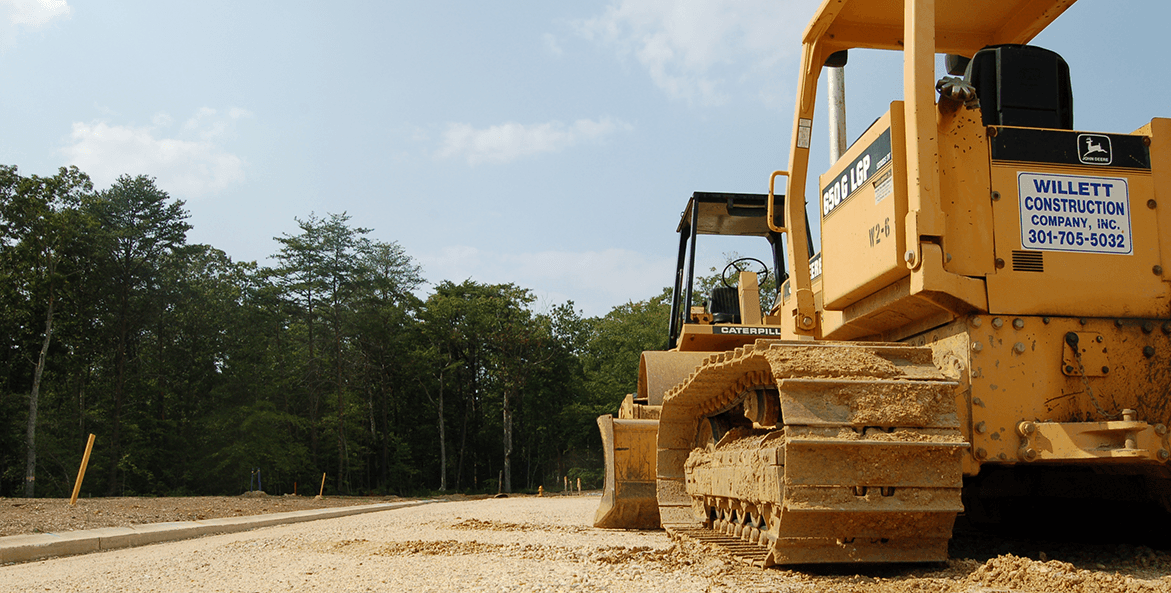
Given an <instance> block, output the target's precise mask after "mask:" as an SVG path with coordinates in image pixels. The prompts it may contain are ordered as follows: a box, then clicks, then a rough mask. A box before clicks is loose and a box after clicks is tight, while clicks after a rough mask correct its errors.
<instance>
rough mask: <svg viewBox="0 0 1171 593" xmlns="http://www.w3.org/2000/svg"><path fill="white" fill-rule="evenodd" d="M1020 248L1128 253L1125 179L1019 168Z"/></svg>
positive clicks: (1132, 251) (1131, 244)
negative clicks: (1036, 171)
mask: <svg viewBox="0 0 1171 593" xmlns="http://www.w3.org/2000/svg"><path fill="white" fill-rule="evenodd" d="M1017 187H1018V189H1019V191H1020V194H1019V195H1020V211H1021V247H1022V248H1024V249H1034V250H1037V251H1076V252H1081V253H1112V254H1116V255H1130V254H1132V253H1134V244H1133V242H1132V241H1131V234H1130V192H1129V190H1128V188H1127V185H1126V180H1125V179H1118V178H1113V177H1086V176H1083V175H1053V174H1048V173H1021V174H1020V175H1018V176H1017Z"/></svg>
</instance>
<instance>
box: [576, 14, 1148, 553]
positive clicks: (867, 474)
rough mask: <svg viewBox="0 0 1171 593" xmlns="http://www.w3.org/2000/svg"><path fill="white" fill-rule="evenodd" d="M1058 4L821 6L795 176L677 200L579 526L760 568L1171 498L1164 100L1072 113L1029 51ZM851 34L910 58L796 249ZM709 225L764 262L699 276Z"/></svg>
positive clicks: (1058, 63) (805, 70)
mask: <svg viewBox="0 0 1171 593" xmlns="http://www.w3.org/2000/svg"><path fill="white" fill-rule="evenodd" d="M1071 4H1073V0H998V1H996V2H971V1H970V0H825V1H824V2H823V3H822V4H821V6H820V8H819V10H818V12H817V14H816V15H815V16H814V18H813V20H812V22H811V23H810V24H809V26H808V27H807V28H806V29H805V33H804V38H803V48H802V57H801V65H802V66H801V67H802V70H801V76H800V81H799V85H798V93H797V103H796V110H795V111H796V114H795V117H794V122H793V135H792V142H791V146H790V150H791V152H790V155H789V165H788V170H787V171H777V172H774V173H773V174H772V176H771V178H770V179H769V193H768V194H717V193H696V194H694V195H693V196H692V197H691V198H690V200H689V201H688V203H687V206H686V210H685V211H684V213H683V216H682V218H681V220H680V223H679V228H678V231H679V237H680V241H679V257H678V266H677V270H676V277H675V286H674V297H675V300H674V304H673V306H672V313H671V323H670V347H669V349H668V350H667V351H656V352H644V353H643V354H642V360H641V363H640V369H639V377H638V391H637V393H633V394H630V395H628V396H626V399H625V401H623V402H622V404H621V407H620V409H619V412H618V415H617V417H612V416H603V417H601V418H599V419H598V424H599V427H600V429H601V432H602V439H603V443H604V446H605V459H606V484H605V488H604V491H603V496H602V501H601V505H600V507H599V509H598V512H597V515H596V518H595V524H596V525H597V526H599V527H609V528H660V527H662V528H665V529H667V530H668V531H670V532H672V533H674V534H679V535H682V536H690V537H694V538H699V539H703V540H706V541H712V542H715V543H719V544H722V545H724V546H725V547H726V548H727V549H729V550H730V551H731V552H732V553H733V554H734V555H736V556H737V557H740V558H741V559H743V560H746V561H749V562H752V563H755V564H758V565H761V566H770V565H778V564H781V565H783V564H803V563H830V562H832V563H841V562H936V561H942V560H944V559H946V557H947V551H948V541H949V539H950V538H951V536H952V530H953V526H954V524H955V521H956V518H957V515H958V514H960V513H963V515H964V517H965V519H966V520H972V521H975V522H980V521H987V522H996V521H997V520H1003V519H1004V517H1002V516H1001V515H1002V514H1004V513H1010V514H1011V513H1012V512H1013V510H1014V509H1019V508H1021V507H1020V506H1019V505H1021V504H1027V503H1028V502H1029V501H1030V500H1034V499H1039V498H1042V497H1046V498H1047V499H1051V500H1065V501H1073V502H1072V503H1070V505H1071V506H1070V507H1069V508H1070V509H1072V510H1074V511H1076V512H1077V513H1078V514H1076V515H1072V516H1070V518H1069V520H1070V521H1071V522H1080V521H1083V520H1084V519H1086V518H1087V517H1089V516H1091V515H1093V514H1094V513H1095V512H1096V509H1095V508H1092V507H1086V506H1084V505H1082V506H1079V503H1078V502H1077V501H1078V500H1080V499H1083V498H1084V499H1089V498H1098V499H1105V500H1112V501H1116V502H1121V506H1124V507H1126V506H1130V505H1132V504H1133V505H1135V506H1134V508H1139V506H1138V505H1140V504H1149V505H1150V506H1151V507H1152V508H1156V509H1159V512H1164V510H1165V509H1168V508H1171V472H1169V465H1168V463H1169V461H1171V460H1169V457H1171V436H1169V435H1168V432H1167V425H1168V424H1169V423H1171V422H1169V421H1171V394H1169V389H1171V120H1169V119H1153V120H1152V121H1151V122H1150V123H1149V124H1147V125H1144V126H1143V127H1141V128H1139V129H1138V130H1135V131H1133V132H1130V133H1117V132H1086V131H1080V130H1077V129H1076V128H1075V127H1074V124H1073V110H1072V104H1073V99H1072V91H1071V84H1070V70H1069V67H1068V66H1067V64H1066V62H1065V61H1064V60H1063V59H1062V58H1061V57H1060V56H1059V55H1057V54H1056V53H1054V52H1052V51H1049V50H1045V49H1042V48H1039V47H1035V46H1031V45H1028V43H1029V42H1030V40H1032V39H1033V38H1034V37H1035V36H1036V35H1037V34H1038V33H1039V32H1040V31H1042V30H1043V29H1044V28H1045V27H1046V26H1048V25H1049V24H1050V23H1051V22H1053V21H1054V20H1055V19H1057V18H1058V16H1059V15H1061V13H1062V12H1063V11H1065V10H1066V9H1067V8H1068V7H1069V6H1070V5H1071ZM858 48H868V49H883V50H894V51H901V52H903V57H904V62H903V63H904V96H903V100H901V101H894V102H892V103H890V108H889V110H888V111H887V112H886V113H885V114H883V115H882V116H881V117H880V118H878V120H877V121H875V122H874V124H873V125H871V126H870V127H869V129H867V130H866V131H865V132H864V133H863V134H861V136H860V137H859V138H858V139H857V140H856V141H855V142H854V143H853V144H852V145H851V146H850V147H849V148H848V149H845V151H844V153H843V154H841V156H840V158H837V159H836V162H834V163H833V164H832V165H831V166H830V168H829V170H828V171H826V173H825V174H824V175H821V176H820V177H819V178H818V184H817V187H816V194H815V195H816V198H815V203H816V204H818V205H819V207H818V208H817V210H818V211H819V212H820V228H821V235H820V236H821V238H822V241H821V243H822V245H821V249H820V251H819V252H817V253H814V250H813V248H812V238H811V236H810V229H809V223H808V221H807V219H806V202H807V194H808V193H809V192H808V191H807V189H806V172H807V166H808V162H809V147H810V139H811V134H812V122H813V115H814V106H815V94H816V89H817V82H818V77H819V75H820V73H821V72H822V70H823V67H825V66H827V65H828V66H830V67H833V66H837V65H841V64H842V63H843V62H844V61H845V57H846V56H847V55H848V54H846V53H845V52H847V51H848V50H853V49H858ZM937 54H945V55H946V60H945V63H946V65H947V69H948V71H949V74H952V75H953V77H944V78H943V79H941V80H936V56H937ZM778 179H780V180H782V182H783V184H784V185H783V187H784V191H783V192H782V191H780V189H779V188H778V187H777V186H778V185H780V184H778V183H777V180H778ZM712 234H714V235H728V236H747V237H764V238H766V239H767V240H768V243H769V245H770V247H771V254H772V255H771V259H772V261H771V262H769V263H768V264H765V263H764V262H761V261H759V260H753V261H737V262H733V263H734V264H737V265H735V266H733V267H731V268H730V269H727V270H725V280H726V285H725V286H717V287H716V288H715V289H713V290H712V291H711V294H705V295H699V294H693V292H695V286H694V276H695V274H694V264H695V261H694V260H695V242H696V238H697V237H698V236H699V235H712ZM765 259H769V258H767V257H766V258H765ZM1164 262H1166V263H1167V264H1168V265H1167V266H1164V265H1163V264H1164ZM743 264H748V265H747V266H745V265H743ZM742 268H747V269H744V270H743V271H741V269H742ZM770 273H771V274H772V275H773V276H774V277H773V280H774V281H775V283H776V286H777V287H778V294H777V296H776V302H775V304H773V305H772V306H771V307H767V306H766V307H764V308H763V309H762V307H761V305H760V295H759V292H760V288H759V286H760V283H761V282H763V281H764V278H763V277H762V276H764V275H767V274H770ZM766 301H767V299H766ZM1018 503H1019V504H1018ZM1143 508H1146V507H1143ZM1140 520H1141V517H1140ZM1022 528H1023V527H1022Z"/></svg>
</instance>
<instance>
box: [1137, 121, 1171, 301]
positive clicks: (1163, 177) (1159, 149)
mask: <svg viewBox="0 0 1171 593" xmlns="http://www.w3.org/2000/svg"><path fill="white" fill-rule="evenodd" d="M1135 133H1136V134H1144V135H1148V136H1150V138H1151V178H1152V179H1153V180H1154V192H1155V193H1154V195H1153V196H1151V199H1153V200H1155V204H1156V207H1155V218H1156V220H1158V221H1159V230H1160V231H1161V232H1162V235H1161V236H1160V238H1159V254H1160V258H1159V259H1161V260H1162V261H1164V262H1167V264H1164V266H1163V279H1164V280H1167V281H1171V119H1166V118H1155V119H1153V120H1151V123H1149V124H1147V125H1146V126H1143V129H1142V130H1139V131H1137V132H1135Z"/></svg>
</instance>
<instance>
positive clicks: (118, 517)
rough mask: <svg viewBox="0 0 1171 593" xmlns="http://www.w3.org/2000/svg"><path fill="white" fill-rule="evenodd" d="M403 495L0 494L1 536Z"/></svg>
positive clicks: (301, 508) (362, 501)
mask: <svg viewBox="0 0 1171 593" xmlns="http://www.w3.org/2000/svg"><path fill="white" fill-rule="evenodd" d="M398 500H402V499H401V498H398V497H394V496H381V497H374V496H369V497H366V496H327V497H325V498H321V499H315V498H314V497H312V496H268V495H265V494H263V493H257V494H255V495H249V494H244V495H241V496H191V497H167V498H132V497H125V498H82V499H78V501H77V504H76V505H75V506H69V499H67V498H0V537H4V536H6V535H22V534H28V533H56V532H61V531H76V530H79V529H98V528H101V527H127V526H130V525H141V524H144V523H164V522H169V521H198V520H201V519H219V518H221V517H240V516H245V515H263V514H266V513H283V512H287V511H304V510H309V509H324V508H329V507H344V506H352V505H361V504H376V503H380V502H393V501H398Z"/></svg>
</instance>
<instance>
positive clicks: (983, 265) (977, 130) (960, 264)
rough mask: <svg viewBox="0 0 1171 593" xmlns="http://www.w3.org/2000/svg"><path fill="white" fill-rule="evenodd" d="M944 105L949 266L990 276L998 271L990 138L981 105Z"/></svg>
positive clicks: (942, 173) (942, 172) (942, 169)
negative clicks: (995, 266) (991, 193)
mask: <svg viewBox="0 0 1171 593" xmlns="http://www.w3.org/2000/svg"><path fill="white" fill-rule="evenodd" d="M939 107H940V113H939V137H940V142H939V183H940V192H939V194H940V201H941V202H942V204H941V205H942V207H943V210H944V212H946V213H947V216H946V219H945V222H944V228H945V229H946V230H945V233H944V235H943V252H944V263H943V269H944V270H947V271H948V272H951V273H952V274H960V275H963V276H984V275H986V274H989V273H992V272H993V270H995V268H994V267H993V266H994V260H995V258H994V257H993V255H992V251H993V241H992V233H991V232H989V230H990V229H991V228H992V199H991V197H990V194H989V188H988V187H989V183H991V180H990V177H991V172H990V170H989V161H988V137H987V134H986V133H985V128H984V124H983V123H982V122H981V116H980V110H979V109H966V108H964V107H963V106H962V105H960V104H959V103H956V102H953V101H945V102H944V103H942V104H940V106H939Z"/></svg>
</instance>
